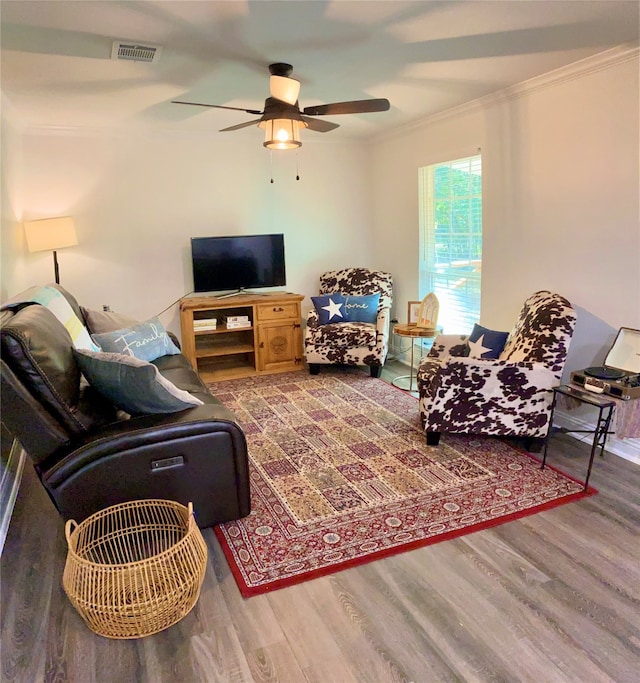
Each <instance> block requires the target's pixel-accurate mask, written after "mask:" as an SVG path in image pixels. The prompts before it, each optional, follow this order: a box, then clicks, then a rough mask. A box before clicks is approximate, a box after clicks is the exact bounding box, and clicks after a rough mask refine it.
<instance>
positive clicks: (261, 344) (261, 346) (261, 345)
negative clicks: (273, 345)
mask: <svg viewBox="0 0 640 683" xmlns="http://www.w3.org/2000/svg"><path fill="white" fill-rule="evenodd" d="M259 346H260V348H261V349H264V342H263V341H262V342H260V344H259Z"/></svg>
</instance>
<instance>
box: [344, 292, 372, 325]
mask: <svg viewBox="0 0 640 683" xmlns="http://www.w3.org/2000/svg"><path fill="white" fill-rule="evenodd" d="M344 298H345V302H344V311H345V312H346V318H347V322H350V323H373V324H374V325H375V323H376V321H377V320H378V304H379V303H380V294H379V293H378V294H368V295H366V296H353V295H351V294H348V295H347V294H345V295H344Z"/></svg>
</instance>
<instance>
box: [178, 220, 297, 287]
mask: <svg viewBox="0 0 640 683" xmlns="http://www.w3.org/2000/svg"><path fill="white" fill-rule="evenodd" d="M191 256H192V263H193V289H194V291H195V292H221V291H225V290H235V291H234V292H232V293H236V294H238V293H242V292H244V291H245V290H247V289H254V288H260V287H281V286H283V285H286V284H287V283H286V273H285V261H284V235H281V234H275V235H234V236H229V237H192V238H191Z"/></svg>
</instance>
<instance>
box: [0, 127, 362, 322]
mask: <svg viewBox="0 0 640 683" xmlns="http://www.w3.org/2000/svg"><path fill="white" fill-rule="evenodd" d="M250 132H253V133H255V131H253V130H252V131H250ZM310 136H311V137H312V136H313V134H310ZM261 142H262V139H261V138H260V136H259V135H253V136H252V135H250V134H249V135H247V134H244V135H243V134H242V133H240V134H239V135H237V136H235V134H234V135H228V136H224V135H219V134H217V133H214V134H211V135H181V134H176V133H171V134H169V133H165V132H161V131H155V132H153V131H152V132H145V133H141V132H139V131H86V130H85V131H80V130H72V131H48V130H26V131H23V133H22V139H21V143H22V159H23V167H24V179H25V182H24V185H23V187H22V191H21V194H20V197H19V198H18V195H17V194H16V196H15V197H13V196H12V197H11V200H12V201H11V203H12V205H13V210H12V212H11V213H12V214H13V215H14V219H13V222H12V221H11V216H7V220H3V233H2V237H3V246H4V244H5V242H6V245H7V254H8V255H10V258H20V259H22V260H24V262H25V264H26V266H27V279H25V277H17V275H16V273H15V270H13V269H11V268H7V269H6V272H3V274H2V283H3V296H13V295H14V294H15V293H17V292H19V291H21V290H22V289H24V287H26V286H28V285H30V284H34V283H45V282H48V281H51V280H52V279H53V266H52V256H51V254H50V253H46V252H43V253H39V254H38V253H36V254H28V253H24V248H23V245H22V243H21V239H22V238H21V227H20V224H19V223H16V221H21V220H22V219H26V220H29V219H37V218H43V217H47V216H56V215H72V216H74V218H75V223H76V230H77V233H78V240H79V244H78V246H76V247H71V248H68V249H64V250H60V251H59V252H58V260H59V262H60V277H61V283H62V284H63V285H65V286H67V287H68V288H69V290H70V291H71V292H72V293H74V294H75V295H76V296H77V297H78V298H79V299H80V300H81V303H83V304H84V305H86V306H88V307H91V308H99V307H101V306H102V305H103V304H108V305H110V306H111V308H112V309H113V310H116V311H121V312H126V313H129V314H130V315H133V316H134V317H138V318H145V317H150V316H152V315H155V314H157V313H158V312H160V311H162V310H163V309H165V308H166V307H167V306H170V304H172V302H175V301H176V300H177V299H179V298H180V297H181V296H183V295H185V294H187V293H189V292H190V291H192V289H193V283H192V276H191V258H190V242H189V239H190V237H192V236H202V235H228V234H238V233H245V234H252V233H266V232H282V233H284V235H285V249H286V259H287V289H288V290H290V291H296V292H300V293H302V294H305V295H307V296H309V295H313V294H315V293H317V287H318V275H319V274H320V272H321V271H323V270H328V269H331V268H336V267H345V266H348V265H352V264H353V265H366V264H368V263H370V262H371V259H372V248H371V244H370V237H369V236H370V229H371V215H370V213H369V211H368V208H367V207H368V206H369V203H370V202H369V185H368V181H367V178H366V177H365V176H364V174H363V173H362V169H363V168H364V167H365V160H366V148H365V147H364V145H363V144H355V143H353V144H352V143H347V144H340V145H337V144H336V143H332V142H327V143H324V142H322V143H318V142H314V141H313V140H305V142H304V144H303V147H302V149H301V151H300V152H299V156H298V159H297V161H298V170H299V173H300V180H299V181H296V179H295V176H296V172H297V168H296V154H295V153H289V154H287V153H281V154H278V153H277V152H275V153H273V168H272V167H271V160H270V152H268V151H267V150H265V149H263V147H262V144H261ZM272 173H273V178H274V183H271V182H270V178H271V175H272ZM3 175H4V174H3ZM8 194H11V192H9V193H8ZM16 235H18V239H16ZM3 270H4V269H3ZM305 305H306V306H307V307H308V306H309V305H310V302H309V301H307V302H306V304H305ZM163 321H164V322H165V324H167V325H168V326H169V327H170V328H171V329H173V330H174V331H178V329H179V327H178V326H179V323H178V317H177V307H176V306H173V307H171V308H170V310H169V311H168V312H167V313H166V314H165V316H164V317H163Z"/></svg>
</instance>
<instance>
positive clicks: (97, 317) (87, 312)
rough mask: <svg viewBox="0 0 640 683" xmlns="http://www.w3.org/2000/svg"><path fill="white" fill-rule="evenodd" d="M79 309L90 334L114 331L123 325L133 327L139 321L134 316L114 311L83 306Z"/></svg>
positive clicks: (123, 326)
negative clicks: (96, 309) (95, 309)
mask: <svg viewBox="0 0 640 683" xmlns="http://www.w3.org/2000/svg"><path fill="white" fill-rule="evenodd" d="M80 310H81V311H82V316H83V318H84V321H85V324H86V326H87V328H88V330H89V332H90V333H91V334H102V333H104V332H115V331H116V330H121V329H123V328H125V327H134V326H135V325H137V324H138V323H139V322H140V321H139V320H136V319H135V318H130V317H129V316H128V315H122V314H121V313H115V312H114V311H93V310H91V309H90V308H85V307H84V306H80Z"/></svg>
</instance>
